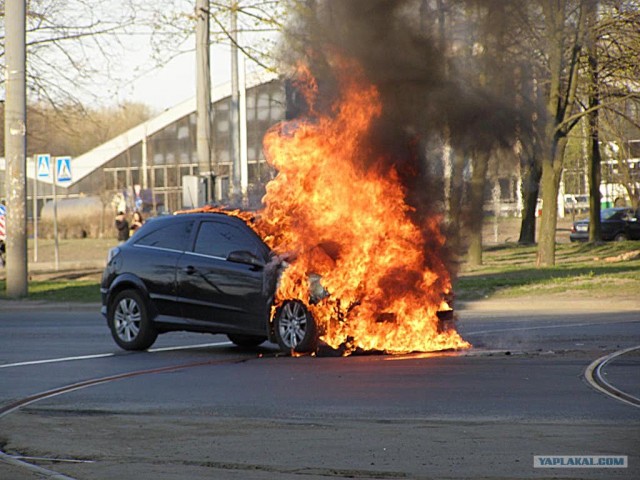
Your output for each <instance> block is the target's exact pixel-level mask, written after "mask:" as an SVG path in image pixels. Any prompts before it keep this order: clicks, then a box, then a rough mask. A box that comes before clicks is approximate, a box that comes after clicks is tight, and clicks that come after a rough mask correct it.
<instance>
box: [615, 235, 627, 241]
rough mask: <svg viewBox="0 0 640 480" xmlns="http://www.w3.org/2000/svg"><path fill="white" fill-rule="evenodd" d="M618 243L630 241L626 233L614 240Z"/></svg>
mask: <svg viewBox="0 0 640 480" xmlns="http://www.w3.org/2000/svg"><path fill="white" fill-rule="evenodd" d="M613 239H614V240H615V241H616V242H624V241H626V240H629V237H627V234H626V233H619V234H617V235H616V236H615V237H614V238H613Z"/></svg>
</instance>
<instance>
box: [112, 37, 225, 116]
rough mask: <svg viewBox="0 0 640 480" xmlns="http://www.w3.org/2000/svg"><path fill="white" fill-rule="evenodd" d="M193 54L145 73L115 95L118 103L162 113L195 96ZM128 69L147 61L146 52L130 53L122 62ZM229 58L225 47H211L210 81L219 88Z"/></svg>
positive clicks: (189, 53)
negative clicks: (143, 104)
mask: <svg viewBox="0 0 640 480" xmlns="http://www.w3.org/2000/svg"><path fill="white" fill-rule="evenodd" d="M195 57H196V55H195V51H193V52H188V53H184V54H182V55H180V56H178V57H176V58H174V59H173V60H171V61H170V62H168V63H167V64H166V65H165V66H164V67H160V68H157V69H154V70H151V71H149V72H148V73H147V74H145V75H143V76H141V77H139V78H138V79H135V80H132V81H131V82H129V83H128V84H126V85H124V86H122V87H120V89H118V91H117V92H116V95H117V100H118V101H119V102H125V101H134V102H141V103H145V104H147V105H150V106H151V107H153V108H154V109H158V110H165V109H167V108H171V107H173V106H175V105H177V104H179V103H180V102H182V101H184V100H188V99H189V98H191V97H194V96H195V94H196V63H195ZM125 62H126V63H127V64H128V65H131V66H132V67H133V66H134V65H140V64H146V63H148V62H149V60H148V53H145V52H144V51H143V50H142V51H136V52H133V51H132V52H131V53H130V54H129V56H128V58H127V59H126V61H125ZM230 69H231V56H230V52H229V46H228V45H212V46H211V81H212V83H213V85H220V84H221V83H226V82H228V81H229V80H230V78H231V75H230Z"/></svg>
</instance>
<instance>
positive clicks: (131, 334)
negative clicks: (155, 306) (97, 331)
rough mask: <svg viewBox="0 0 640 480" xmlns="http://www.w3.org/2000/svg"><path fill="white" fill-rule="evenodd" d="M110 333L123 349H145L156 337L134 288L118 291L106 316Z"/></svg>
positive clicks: (155, 331)
mask: <svg viewBox="0 0 640 480" xmlns="http://www.w3.org/2000/svg"><path fill="white" fill-rule="evenodd" d="M107 319H108V322H109V328H110V329H111V335H112V336H113V339H114V340H115V341H116V343H117V344H118V345H119V346H120V347H121V348H123V349H125V350H146V349H147V348H149V347H150V346H151V345H153V342H155V341H156V338H158V331H157V330H156V329H155V328H154V326H153V324H152V323H151V319H150V318H149V315H148V313H147V307H146V305H145V302H144V300H143V299H142V296H141V295H140V294H139V293H138V292H137V291H135V290H123V291H122V292H120V293H118V294H117V295H116V296H115V298H114V299H113V302H112V303H111V308H109V314H108V316H107Z"/></svg>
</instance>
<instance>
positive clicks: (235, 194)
mask: <svg viewBox="0 0 640 480" xmlns="http://www.w3.org/2000/svg"><path fill="white" fill-rule="evenodd" d="M230 2H231V28H230V29H229V35H230V37H231V109H230V111H229V114H230V117H229V120H230V122H229V123H230V125H229V132H230V133H231V138H230V140H231V168H232V172H231V179H232V180H231V185H232V198H233V201H234V203H239V202H240V199H241V195H242V192H241V188H240V177H241V171H240V170H241V167H240V128H239V117H240V115H239V113H240V102H239V100H240V95H239V88H238V84H239V82H238V0H230ZM236 206H237V205H236Z"/></svg>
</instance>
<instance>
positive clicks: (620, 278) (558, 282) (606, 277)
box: [0, 242, 640, 302]
mask: <svg viewBox="0 0 640 480" xmlns="http://www.w3.org/2000/svg"><path fill="white" fill-rule="evenodd" d="M635 251H640V242H610V243H606V244H602V245H592V244H587V243H579V244H558V246H557V250H556V266H555V267H551V268H536V267H535V260H536V247H532V246H519V245H517V244H503V245H497V246H492V247H487V248H486V249H485V251H484V254H483V265H481V266H477V267H471V266H469V265H467V264H463V265H462V267H461V269H460V272H459V275H458V278H457V280H456V281H455V284H454V291H455V292H456V298H457V299H459V300H474V299H480V298H486V297H520V296H540V297H541V298H542V297H544V296H547V295H554V294H559V295H563V294H564V295H570V294H574V295H575V294H578V295H586V296H589V297H592V298H593V297H601V298H607V299H612V300H615V298H623V297H624V298H637V297H638V296H639V295H640V259H632V260H620V261H607V260H606V259H611V258H615V257H618V256H620V255H621V254H624V253H627V252H635ZM100 253H102V252H100ZM5 285H6V282H5V281H4V280H1V279H0V298H6V294H5ZM28 298H29V299H30V300H46V301H52V302H100V288H99V280H97V279H87V278H79V279H77V280H74V279H70V278H56V279H49V280H38V279H35V280H34V281H32V282H30V283H29V297H28Z"/></svg>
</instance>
